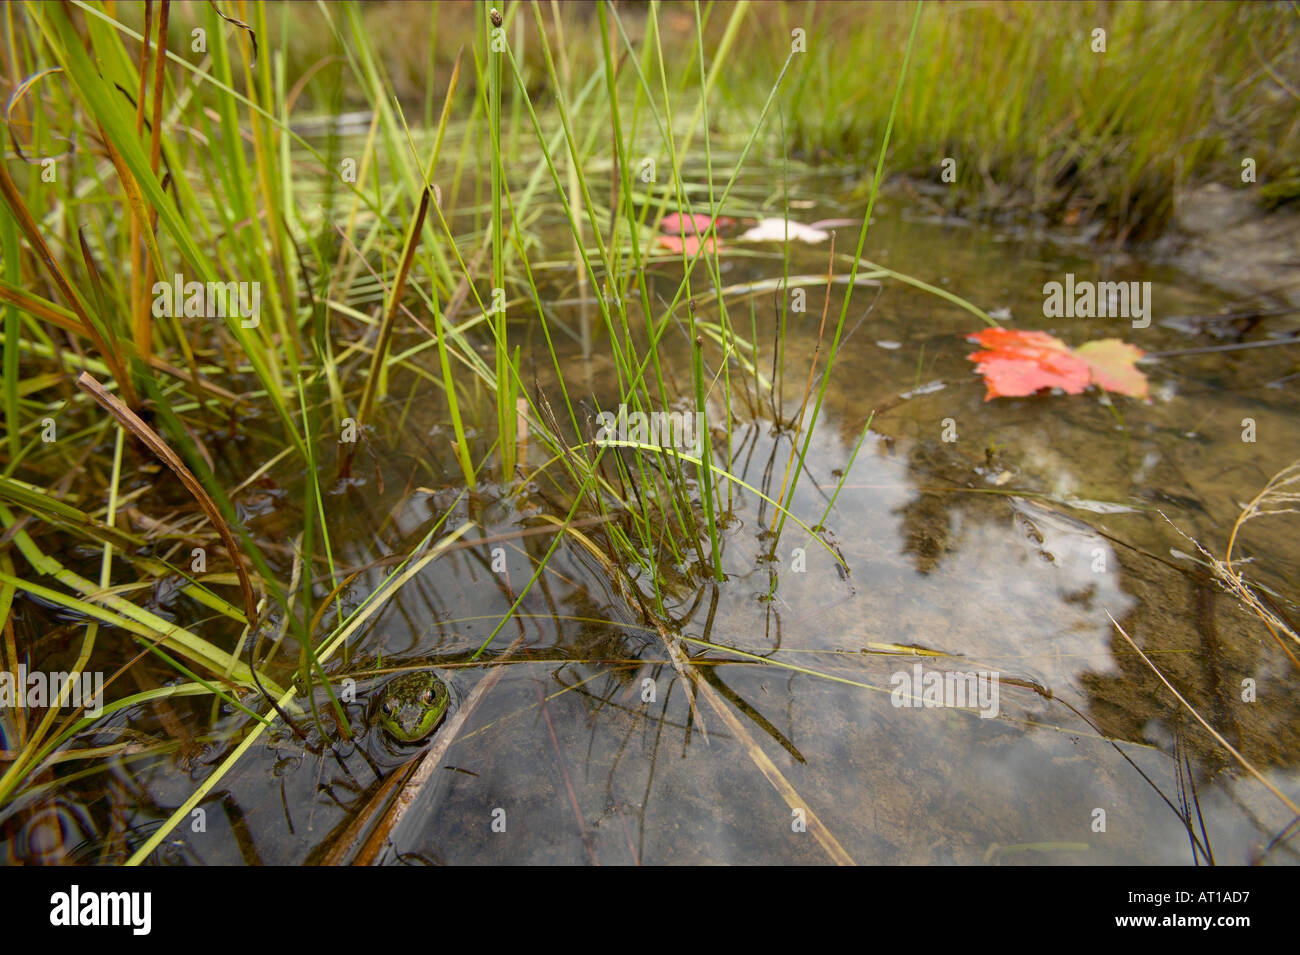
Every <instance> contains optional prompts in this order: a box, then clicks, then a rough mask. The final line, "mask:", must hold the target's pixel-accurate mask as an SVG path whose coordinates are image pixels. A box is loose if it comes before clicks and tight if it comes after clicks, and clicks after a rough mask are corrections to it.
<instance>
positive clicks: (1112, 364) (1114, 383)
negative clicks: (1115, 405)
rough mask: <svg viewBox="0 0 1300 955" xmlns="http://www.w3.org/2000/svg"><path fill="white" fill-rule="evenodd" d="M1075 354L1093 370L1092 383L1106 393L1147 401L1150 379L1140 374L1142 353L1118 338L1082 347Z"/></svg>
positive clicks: (1089, 343)
mask: <svg viewBox="0 0 1300 955" xmlns="http://www.w3.org/2000/svg"><path fill="white" fill-rule="evenodd" d="M1074 353H1075V354H1076V355H1078V356H1079V357H1080V358H1082V359H1083V360H1084V361H1086V362H1087V363H1088V367H1089V368H1091V369H1092V383H1093V384H1094V385H1098V386H1100V387H1102V388H1105V389H1106V390H1107V391H1114V392H1118V393H1119V394H1121V395H1131V396H1132V397H1134V398H1146V397H1147V376H1146V375H1144V374H1142V372H1140V371H1138V370H1137V366H1136V364H1135V363H1136V362H1137V360H1138V359H1139V358H1141V357H1142V349H1140V348H1138V347H1137V346H1136V345H1130V344H1128V343H1127V342H1122V341H1120V340H1119V339H1118V338H1104V339H1102V340H1101V341H1098V342H1088V343H1087V344H1085V345H1080V346H1079V347H1078V348H1076V349H1075V350H1074Z"/></svg>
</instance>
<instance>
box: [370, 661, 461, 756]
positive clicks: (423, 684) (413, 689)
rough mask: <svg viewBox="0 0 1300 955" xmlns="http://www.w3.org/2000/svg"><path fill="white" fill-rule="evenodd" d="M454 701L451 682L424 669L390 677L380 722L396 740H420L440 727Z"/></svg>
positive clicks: (385, 690) (382, 695) (381, 695)
mask: <svg viewBox="0 0 1300 955" xmlns="http://www.w3.org/2000/svg"><path fill="white" fill-rule="evenodd" d="M450 700H451V697H450V694H448V692H447V684H445V683H443V682H442V680H440V679H438V677H437V676H436V675H434V673H433V672H432V671H429V670H421V671H420V672H418V673H407V674H404V675H402V676H399V677H396V678H394V679H392V680H389V681H388V682H387V683H386V684H384V688H383V690H382V691H381V692H380V695H379V710H378V714H379V725H380V726H382V727H383V728H384V732H386V733H387V734H388V735H389V736H391V737H392V738H393V739H395V740H398V741H399V742H402V743H418V742H420V741H421V740H423V739H425V738H426V737H427V736H429V734H431V733H432V732H433V731H434V730H436V729H437V728H438V725H439V724H440V723H442V720H443V718H444V717H445V716H446V715H447V706H448V704H449V702H450Z"/></svg>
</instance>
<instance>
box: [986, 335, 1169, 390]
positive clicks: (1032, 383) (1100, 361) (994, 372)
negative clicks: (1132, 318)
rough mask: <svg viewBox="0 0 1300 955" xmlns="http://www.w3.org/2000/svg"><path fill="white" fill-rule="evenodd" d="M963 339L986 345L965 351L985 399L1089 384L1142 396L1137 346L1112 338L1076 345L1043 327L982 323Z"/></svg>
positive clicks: (1143, 377)
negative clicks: (981, 380) (1037, 329)
mask: <svg viewBox="0 0 1300 955" xmlns="http://www.w3.org/2000/svg"><path fill="white" fill-rule="evenodd" d="M966 338H967V339H968V340H969V341H973V342H977V343H978V344H980V345H983V346H984V349H985V350H984V351H977V352H973V353H971V354H970V355H967V356H966V357H967V358H969V359H970V360H971V361H973V362H976V363H977V364H978V365H979V367H978V369H977V371H979V373H980V374H981V375H983V376H984V383H985V385H986V386H987V389H988V390H987V392H986V394H985V395H984V400H985V401H988V400H990V399H992V398H1018V397H1023V396H1025V395H1032V394H1034V393H1035V392H1037V391H1039V390H1041V389H1043V388H1060V389H1061V390H1062V391H1064V392H1065V393H1066V394H1069V395H1077V394H1079V393H1080V392H1082V391H1083V389H1084V388H1086V387H1088V385H1090V384H1093V385H1097V386H1098V387H1100V388H1105V389H1106V390H1107V391H1114V392H1118V393H1119V394H1125V395H1132V396H1133V397H1135V398H1146V397H1147V379H1146V375H1144V374H1142V372H1140V371H1138V370H1137V368H1136V367H1135V365H1134V362H1136V361H1137V360H1138V359H1139V358H1141V357H1142V354H1143V353H1142V350H1141V349H1140V348H1138V347H1137V346H1135V345H1128V344H1125V343H1124V342H1121V341H1119V340H1118V339H1115V338H1108V339H1105V340H1104V341H1098V342H1089V343H1087V344H1086V345H1081V346H1080V347H1079V348H1078V349H1077V350H1072V349H1071V348H1070V346H1069V345H1067V344H1065V342H1063V341H1061V340H1060V339H1059V338H1054V337H1052V336H1051V335H1049V334H1047V333H1046V332H1035V331H1024V330H1022V329H1017V328H986V329H984V330H982V331H979V332H975V333H972V334H970V335H967V336H966Z"/></svg>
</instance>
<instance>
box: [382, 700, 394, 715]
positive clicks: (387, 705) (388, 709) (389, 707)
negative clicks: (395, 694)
mask: <svg viewBox="0 0 1300 955" xmlns="http://www.w3.org/2000/svg"><path fill="white" fill-rule="evenodd" d="M384 712H385V713H396V712H397V701H396V700H394V699H392V698H389V699H387V700H384Z"/></svg>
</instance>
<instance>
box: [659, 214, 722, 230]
mask: <svg viewBox="0 0 1300 955" xmlns="http://www.w3.org/2000/svg"><path fill="white" fill-rule="evenodd" d="M709 222H710V219H709V217H708V216H702V215H689V216H684V215H682V214H681V213H680V212H670V213H668V215H666V216H664V217H663V218H662V219H660V220H659V229H660V231H661V232H666V233H668V234H669V235H688V234H689V235H703V234H704V233H705V232H707V231H708V230H709ZM735 224H736V222H735V220H734V219H728V218H727V217H726V216H720V217H719V218H718V228H719V229H724V228H726V227H727V226H730V225H735Z"/></svg>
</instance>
